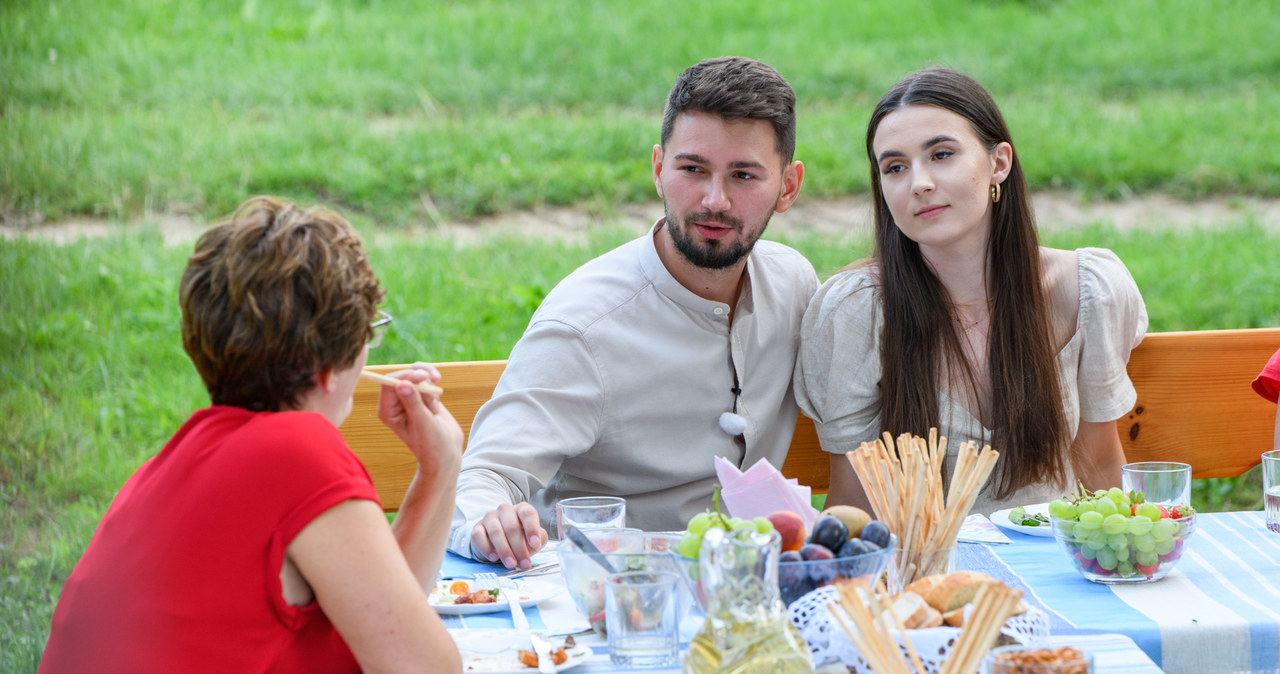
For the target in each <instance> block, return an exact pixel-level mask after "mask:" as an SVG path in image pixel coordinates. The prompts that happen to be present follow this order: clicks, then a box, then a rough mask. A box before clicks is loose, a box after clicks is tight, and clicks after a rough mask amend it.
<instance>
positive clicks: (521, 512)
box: [471, 503, 547, 569]
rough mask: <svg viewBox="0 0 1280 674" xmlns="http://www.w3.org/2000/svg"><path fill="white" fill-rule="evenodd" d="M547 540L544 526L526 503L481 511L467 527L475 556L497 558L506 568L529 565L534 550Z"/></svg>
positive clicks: (522, 567)
mask: <svg viewBox="0 0 1280 674" xmlns="http://www.w3.org/2000/svg"><path fill="white" fill-rule="evenodd" d="M546 544H547V530H546V529H543V528H542V524H541V523H539V521H538V511H537V509H535V508H534V507H533V506H531V505H529V504H528V503H518V504H516V505H514V506H513V505H508V504H505V503H504V504H502V505H500V506H498V507H497V508H496V509H494V510H490V511H489V512H487V513H485V516H484V517H483V518H481V519H480V521H479V522H478V523H477V524H476V526H475V528H473V529H472V530H471V547H472V548H473V549H474V551H475V552H477V553H479V554H478V557H477V558H478V559H484V560H488V561H490V562H497V561H501V562H502V565H503V566H505V567H507V568H508V569H514V568H517V567H519V568H521V569H527V568H529V567H531V566H533V560H532V557H533V555H534V553H536V552H537V551H539V550H541V549H542V546H544V545H546Z"/></svg>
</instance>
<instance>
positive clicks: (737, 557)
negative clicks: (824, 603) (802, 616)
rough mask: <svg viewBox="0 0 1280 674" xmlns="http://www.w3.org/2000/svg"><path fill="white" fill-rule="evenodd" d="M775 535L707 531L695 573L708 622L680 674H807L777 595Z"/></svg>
mask: <svg viewBox="0 0 1280 674" xmlns="http://www.w3.org/2000/svg"><path fill="white" fill-rule="evenodd" d="M781 553H782V539H781V537H780V536H779V534H778V532H777V531H770V532H769V533H767V534H759V533H755V532H752V531H748V530H739V531H725V530H724V529H708V530H707V533H706V535H705V537H704V538H703V541H702V550H701V553H700V557H699V564H698V566H699V570H700V571H701V575H702V583H703V591H704V592H705V593H706V597H707V617H706V620H705V621H704V622H703V624H702V628H701V629H700V630H698V634H697V636H695V637H694V638H693V641H692V642H690V643H689V650H688V652H687V653H686V654H685V657H684V672H685V674H713V673H715V674H747V673H749V672H760V673H761V674H765V673H767V674H790V673H791V672H812V671H813V661H812V659H811V657H810V655H809V648H808V646H807V645H806V644H805V642H804V639H803V638H801V636H800V632H799V630H797V629H796V628H795V626H794V625H792V624H791V620H790V619H788V617H787V609H786V606H784V605H783V603H782V599H781V598H780V597H779V594H778V556H779V555H780V554H781Z"/></svg>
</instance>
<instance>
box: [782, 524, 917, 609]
mask: <svg viewBox="0 0 1280 674" xmlns="http://www.w3.org/2000/svg"><path fill="white" fill-rule="evenodd" d="M790 514H791V513H787V515H790ZM775 515H777V513H775V514H774V515H771V516H770V519H775ZM782 519H788V520H789V519H790V518H789V517H786V516H783V518H781V519H780V520H779V521H776V522H775V523H774V526H775V528H777V529H778V530H779V531H780V532H783V538H782V547H783V552H782V555H781V556H780V557H779V558H778V589H779V590H780V591H781V592H780V594H781V596H782V603H784V604H786V605H787V606H790V605H791V603H792V602H794V601H795V600H797V599H799V598H800V597H803V596H804V595H806V594H808V593H809V592H812V591H813V590H815V589H817V588H819V587H822V586H824V585H830V584H831V583H834V582H835V581H837V580H840V579H845V578H848V579H856V578H870V579H871V580H872V582H873V584H874V581H875V580H876V579H878V578H879V577H880V574H882V573H884V569H885V565H886V564H888V562H889V556H890V555H892V554H893V551H894V549H895V548H897V546H898V537H897V536H896V535H895V534H893V533H891V532H890V531H889V529H888V527H886V526H885V525H884V524H883V523H881V522H880V521H878V520H873V519H871V517H870V516H869V515H868V514H867V513H866V512H865V511H863V510H862V509H860V508H856V507H853V506H832V507H831V508H829V509H827V510H824V511H823V512H822V514H821V515H820V516H819V517H818V519H817V521H815V522H814V524H813V530H812V531H810V532H807V535H806V534H805V532H804V531H803V529H802V528H801V529H799V530H798V531H799V532H800V533H799V535H796V533H795V532H796V531H797V529H796V527H795V525H794V523H786V522H783V521H782ZM788 532H790V535H788Z"/></svg>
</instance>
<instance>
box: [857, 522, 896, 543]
mask: <svg viewBox="0 0 1280 674" xmlns="http://www.w3.org/2000/svg"><path fill="white" fill-rule="evenodd" d="M890 535H891V534H890V533H889V527H887V526H885V525H884V522H881V521H880V520H871V521H870V522H867V526H865V527H862V534H860V538H862V540H864V541H868V542H871V543H875V544H876V545H877V546H879V547H880V548H885V547H888V545H889V536H890Z"/></svg>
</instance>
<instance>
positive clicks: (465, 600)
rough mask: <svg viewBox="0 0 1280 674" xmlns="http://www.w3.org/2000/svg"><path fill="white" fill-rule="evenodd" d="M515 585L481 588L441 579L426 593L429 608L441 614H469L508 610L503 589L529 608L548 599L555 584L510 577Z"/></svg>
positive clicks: (466, 582)
mask: <svg viewBox="0 0 1280 674" xmlns="http://www.w3.org/2000/svg"><path fill="white" fill-rule="evenodd" d="M511 584H513V585H514V586H515V587H514V589H513V588H508V587H503V588H499V589H493V590H483V589H480V588H479V587H477V586H476V583H475V581H473V580H442V581H439V582H437V583H436V587H435V589H433V590H432V591H431V593H430V594H428V595H427V601H428V602H430V603H431V608H434V609H435V610H436V613H439V614H441V615H473V614H476V613H495V612H498V611H506V610H509V608H510V607H509V606H507V596H506V595H505V594H503V593H505V592H515V593H516V595H517V598H518V599H519V600H520V605H521V606H523V607H525V608H529V607H530V606H533V605H534V604H537V603H539V602H542V601H545V600H547V599H550V598H551V597H552V596H553V595H555V593H556V589H557V586H556V585H555V584H554V583H549V582H546V581H542V580H529V579H521V580H513V581H511Z"/></svg>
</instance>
